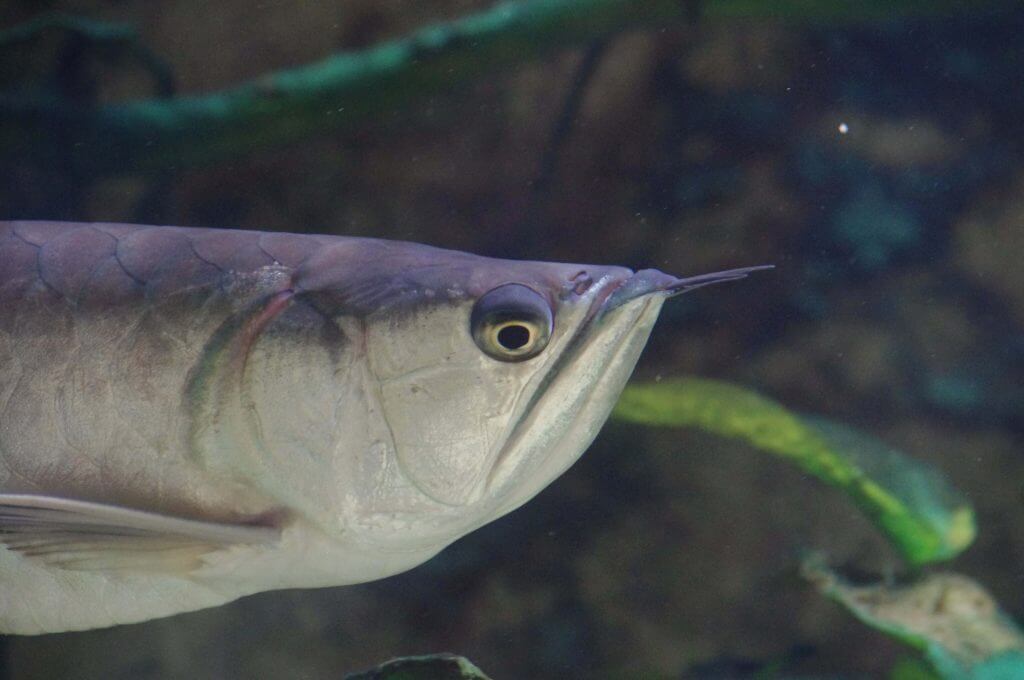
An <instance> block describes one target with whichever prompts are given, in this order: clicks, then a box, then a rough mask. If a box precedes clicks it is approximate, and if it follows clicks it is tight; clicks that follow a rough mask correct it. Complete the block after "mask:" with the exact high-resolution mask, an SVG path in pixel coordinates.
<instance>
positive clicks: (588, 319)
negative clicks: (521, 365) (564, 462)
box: [485, 265, 774, 491]
mask: <svg viewBox="0 0 1024 680" xmlns="http://www.w3.org/2000/svg"><path fill="white" fill-rule="evenodd" d="M773 266H774V265H759V266H754V267H743V268H739V269H728V270H724V271H719V272H712V273H710V274H700V275H698V276H691V277H685V278H680V277H676V276H671V275H669V274H665V273H664V272H661V271H658V270H656V269H643V270H640V271H638V272H635V273H630V274H629V275H627V276H624V277H621V278H619V277H616V278H615V279H610V280H606V281H605V282H604V285H603V286H601V287H600V288H599V289H598V290H597V291H596V293H595V294H594V299H593V301H592V302H591V304H590V306H589V308H588V309H587V312H586V315H585V316H584V318H583V319H582V320H581V322H580V324H579V326H578V327H577V328H576V330H575V332H574V333H573V335H572V337H571V338H569V340H568V342H567V343H566V345H565V347H564V348H563V350H562V352H561V353H560V355H559V356H558V357H557V359H555V361H554V363H553V364H552V366H551V367H550V368H549V369H548V370H547V372H546V374H545V375H544V377H543V379H542V381H543V382H542V384H541V385H540V386H539V387H538V389H536V390H535V391H534V393H533V395H532V397H531V398H530V401H529V403H528V404H527V405H526V407H525V408H524V409H523V410H522V412H521V413H520V415H519V417H518V418H517V419H516V421H515V423H514V425H513V426H512V428H511V429H510V431H509V436H508V437H507V438H506V440H505V443H504V445H503V446H502V448H501V451H500V452H499V453H498V455H497V457H496V458H495V460H494V463H493V464H492V466H491V469H490V470H489V472H488V475H487V480H486V484H485V488H486V489H487V490H489V491H497V489H498V488H499V487H501V486H503V482H502V478H504V477H507V475H506V472H507V470H506V469H505V468H507V467H508V465H509V464H510V463H511V462H512V461H510V459H511V458H512V457H513V453H514V451H515V450H516V449H517V448H518V446H519V444H520V443H521V442H522V441H523V440H524V438H526V437H527V430H529V425H530V423H531V421H532V420H533V416H534V414H535V412H536V411H537V409H538V408H539V407H540V406H541V405H542V404H543V403H544V402H545V399H546V397H547V395H548V391H549V388H550V387H551V386H552V385H553V384H554V383H555V382H556V381H557V380H558V378H559V377H560V376H562V375H563V373H564V369H565V368H566V367H567V366H570V365H571V364H572V362H573V361H575V360H576V359H577V358H578V357H580V356H581V355H582V354H583V353H584V352H586V349H587V347H588V340H589V339H590V338H592V337H593V336H594V334H595V332H599V331H596V330H595V328H594V326H595V324H599V323H601V321H602V320H603V319H604V318H605V317H606V316H608V315H609V314H610V313H612V312H614V311H615V310H617V309H619V308H621V307H623V306H624V305H626V304H627V303H629V302H632V301H635V300H638V299H639V298H644V297H649V296H655V295H662V296H664V297H665V298H668V297H674V296H676V295H681V294H683V293H687V292H690V291H692V290H696V289H698V288H703V287H704V286H709V285H713V284H716V283H724V282H726V281H735V280H738V279H742V278H745V277H746V276H747V275H748V274H750V273H752V272H756V271H761V270H765V269H772V268H773ZM616 279H617V280H616ZM648 306H649V305H645V307H644V310H645V311H646V309H647V307H648ZM658 306H659V308H660V303H659V305H658ZM643 316H644V313H638V314H637V317H636V318H635V319H634V320H633V322H632V323H631V325H630V327H629V328H628V329H626V330H625V331H624V332H623V333H622V334H621V337H620V339H619V341H618V342H617V343H616V346H615V348H614V349H613V350H612V351H611V355H613V356H617V355H618V354H619V353H620V350H621V349H622V348H623V347H624V346H625V345H627V344H629V343H630V342H631V339H632V338H633V336H634V329H635V327H636V325H637V324H638V323H639V322H640V321H641V319H642V317H643ZM652 323H653V322H652ZM630 372H631V369H630ZM600 382H601V379H600V378H599V379H598V380H597V382H596V383H594V384H593V385H589V386H588V388H590V389H594V388H597V387H598V385H599V383H600ZM561 438H562V437H558V440H559V441H560V440H561ZM555 445H556V446H557V444H555ZM581 453H582V452H581ZM573 460H575V459H573Z"/></svg>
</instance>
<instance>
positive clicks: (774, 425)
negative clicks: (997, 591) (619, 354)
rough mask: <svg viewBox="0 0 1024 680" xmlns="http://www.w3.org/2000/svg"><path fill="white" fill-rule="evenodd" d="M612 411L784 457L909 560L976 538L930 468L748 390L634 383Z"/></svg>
mask: <svg viewBox="0 0 1024 680" xmlns="http://www.w3.org/2000/svg"><path fill="white" fill-rule="evenodd" d="M613 417H614V418H616V419H618V420H622V421H627V422H633V423H642V424H645V425H662V426H671V427H696V428H699V429H702V430H706V431H708V432H713V433H715V434H718V435H722V436H725V437H731V438H734V439H741V440H743V441H745V442H747V443H748V444H750V445H752V446H754V447H756V448H758V449H761V450H763V451H767V452H769V453H772V454H774V455H776V456H779V457H781V458H783V459H786V460H788V461H789V462H791V463H793V464H795V465H796V466H797V467H799V468H800V469H802V470H804V471H805V472H808V473H810V474H812V475H814V476H815V477H817V478H819V479H821V480H822V481H824V482H826V483H828V484H831V485H833V486H835V487H838V488H839V489H841V490H842V491H843V492H845V493H846V494H847V495H848V496H849V497H850V498H851V499H852V500H853V502H854V503H855V504H856V505H857V506H858V507H860V509H861V510H862V511H863V512H864V513H865V514H866V515H867V516H868V517H869V518H870V519H871V520H872V521H873V522H874V523H875V524H876V525H877V526H878V528H879V529H880V530H881V531H882V532H883V533H884V534H885V536H886V537H887V538H888V539H889V540H890V541H891V542H892V544H893V545H894V546H895V547H896V548H898V549H899V550H900V552H901V553H902V554H903V555H904V557H905V558H906V559H907V560H908V561H909V562H911V563H912V564H924V563H928V562H936V561H941V560H947V559H950V558H952V557H954V556H955V555H957V554H959V553H960V552H961V551H963V550H964V549H965V548H966V547H967V546H968V545H970V543H971V542H972V541H973V539H974V536H975V524H974V512H973V510H972V509H971V507H970V505H969V504H968V503H967V502H966V500H965V499H964V498H963V497H962V496H961V495H960V494H959V493H958V492H957V491H956V490H955V489H953V488H952V487H951V486H950V485H949V484H948V483H947V482H946V480H945V479H944V478H943V477H942V476H941V474H939V473H938V472H937V471H936V470H934V469H933V468H931V467H929V466H927V465H925V464H924V463H922V462H920V461H917V460H914V459H912V458H909V457H907V456H904V455H903V454H901V453H899V452H897V451H895V450H893V449H891V448H889V447H887V446H886V445H884V444H882V443H881V442H879V441H877V440H875V439H873V438H871V437H869V436H868V435H865V434H863V433H860V432H857V431H855V430H853V429H851V428H848V427H845V426H842V425H839V424H836V423H831V422H829V421H825V420H822V419H818V418H808V417H803V416H798V415H796V414H794V413H792V412H790V411H788V410H786V409H785V408H784V407H782V406H781V405H780V404H778V403H776V402H774V401H772V400H770V399H766V398H765V397H762V396H760V395H759V394H756V393H755V392H752V391H750V390H747V389H744V388H741V387H737V386H735V385H730V384H727V383H723V382H718V381H714V380H703V379H698V378H685V379H680V380H672V381H663V382H659V383H647V384H633V385H629V386H628V387H627V388H626V390H625V392H624V393H623V395H622V398H621V399H620V401H619V403H618V405H617V406H616V408H615V411H614V412H613Z"/></svg>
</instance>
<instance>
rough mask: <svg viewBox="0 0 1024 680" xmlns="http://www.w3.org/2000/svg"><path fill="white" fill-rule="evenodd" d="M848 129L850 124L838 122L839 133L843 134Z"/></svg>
mask: <svg viewBox="0 0 1024 680" xmlns="http://www.w3.org/2000/svg"><path fill="white" fill-rule="evenodd" d="M849 131H850V126H849V125H847V124H846V123H840V124H839V134H841V135H845V134H846V133H847V132H849Z"/></svg>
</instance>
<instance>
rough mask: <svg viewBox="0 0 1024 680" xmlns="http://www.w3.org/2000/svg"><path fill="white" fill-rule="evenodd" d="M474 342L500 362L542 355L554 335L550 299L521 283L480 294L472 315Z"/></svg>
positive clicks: (523, 359) (471, 326)
mask: <svg viewBox="0 0 1024 680" xmlns="http://www.w3.org/2000/svg"><path fill="white" fill-rule="evenodd" d="M469 325H470V331H471V332H472V334H473V341H474V342H476V346H477V347H479V348H480V349H481V350H482V351H483V352H484V353H485V354H486V355H487V356H489V357H491V358H494V359H497V360H499V361H525V360H527V359H531V358H533V357H535V356H537V355H538V354H540V353H541V352H542V351H543V350H544V348H545V347H547V344H548V340H549V339H550V338H551V330H552V328H553V325H554V319H553V316H552V313H551V307H550V306H549V305H548V302H547V300H545V299H544V297H543V296H542V295H541V294H540V293H538V292H537V291H535V290H533V289H532V288H529V287H527V286H524V285H522V284H519V283H507V284H505V285H503V286H498V287H497V288H494V289H493V290H491V291H488V292H487V293H484V294H483V295H482V296H480V299H478V300H477V301H476V304H475V305H473V312H472V314H470V317H469Z"/></svg>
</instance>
